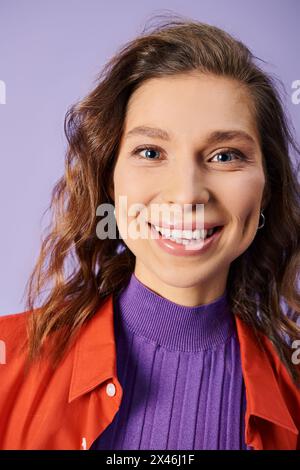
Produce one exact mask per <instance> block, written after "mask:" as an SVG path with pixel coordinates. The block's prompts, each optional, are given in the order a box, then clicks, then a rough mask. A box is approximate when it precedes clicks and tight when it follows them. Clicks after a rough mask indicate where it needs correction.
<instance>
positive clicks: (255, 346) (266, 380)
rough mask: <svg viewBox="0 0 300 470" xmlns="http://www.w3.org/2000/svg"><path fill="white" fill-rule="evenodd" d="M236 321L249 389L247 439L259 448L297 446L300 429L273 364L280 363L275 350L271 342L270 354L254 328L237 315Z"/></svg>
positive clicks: (247, 393)
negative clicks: (290, 410)
mask: <svg viewBox="0 0 300 470" xmlns="http://www.w3.org/2000/svg"><path fill="white" fill-rule="evenodd" d="M235 321H236V326H237V333H238V338H239V343H240V351H241V365H242V371H243V377H244V381H245V388H246V399H247V408H246V417H245V418H246V423H245V426H246V442H247V444H248V445H250V446H252V447H253V448H254V449H258V450H262V449H287V450H288V449H296V447H297V437H298V434H299V432H298V430H297V427H296V425H295V423H294V421H293V418H292V416H291V414H290V412H289V409H288V407H287V404H286V401H285V399H284V396H283V393H282V390H281V388H280V385H279V381H278V380H277V376H276V373H275V371H274V368H273V367H272V364H274V365H275V367H276V365H278V364H279V359H278V358H277V356H276V353H275V350H274V352H273V349H272V347H271V351H270V343H269V347H268V351H269V352H270V354H268V353H267V352H266V351H264V350H263V349H262V348H261V347H260V345H259V343H258V340H257V339H256V337H255V334H254V332H253V329H252V328H251V327H249V326H248V325H247V324H246V323H245V322H243V321H242V320H241V319H240V318H239V317H238V316H236V315H235ZM263 341H264V344H265V343H266V341H269V340H268V339H266V338H265V339H264V340H263ZM275 370H276V369H275Z"/></svg>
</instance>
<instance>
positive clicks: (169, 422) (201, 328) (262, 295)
mask: <svg viewBox="0 0 300 470" xmlns="http://www.w3.org/2000/svg"><path fill="white" fill-rule="evenodd" d="M65 131H66V136H67V138H68V143H69V148H68V152H67V155H66V171H65V175H64V176H63V177H62V178H61V179H60V180H59V182H58V183H57V184H56V186H55V188H54V191H53V196H52V203H51V207H52V208H53V210H54V217H53V222H52V225H51V227H50V230H49V233H48V235H47V237H46V238H45V240H44V241H43V244H42V247H41V253H40V257H39V259H38V262H37V264H36V267H35V269H34V271H33V273H32V276H31V278H30V282H29V286H28V301H27V310H26V311H25V312H23V313H21V314H15V315H7V316H4V317H1V318H0V322H1V337H2V338H1V339H2V341H3V344H5V348H6V350H5V351H6V361H5V363H3V364H2V365H1V369H0V374H1V384H2V385H1V393H0V398H1V410H4V411H2V412H1V418H0V429H1V436H0V444H1V448H2V449H245V450H246V449H249V450H250V449H254V450H260V449H300V437H299V429H300V391H299V360H298V352H299V351H298V349H297V346H298V347H299V343H298V342H297V340H298V339H299V336H300V335H299V326H298V325H297V318H299V312H300V298H299V292H298V291H297V285H296V280H297V274H298V272H297V268H299V259H300V254H299V247H300V208H299V201H300V199H299V196H300V191H299V183H298V181H297V178H296V172H295V171H294V169H293V167H292V162H291V157H290V155H291V154H290V149H289V144H290V145H291V146H292V148H293V149H294V150H295V151H296V153H297V155H299V154H300V151H299V149H298V147H297V145H296V143H295V140H294V138H293V136H292V133H291V131H290V129H289V127H288V124H287V118H286V116H285V113H284V110H283V106H282V103H281V101H280V96H279V93H278V92H277V90H276V87H275V84H274V83H273V81H272V79H271V77H269V76H268V75H267V74H266V73H265V72H263V71H262V70H261V69H260V68H259V66H258V65H257V64H256V63H255V58H254V56H253V55H252V54H251V52H250V51H249V49H248V48H247V47H246V46H245V45H243V44H242V43H241V42H239V41H238V40H236V39H235V38H233V37H232V36H230V35H229V34H227V33H226V32H224V31H222V30H220V29H218V28H217V27H214V26H211V25H207V24H203V23H200V22H196V21H189V20H185V19H180V18H179V19H178V18H177V19H173V20H171V21H170V22H168V21H166V22H165V23H162V24H160V25H158V26H157V27H156V28H153V30H152V31H149V32H146V31H145V32H144V33H143V34H141V35H140V36H139V37H137V38H136V39H134V40H133V41H131V42H130V43H128V44H127V45H126V46H125V47H124V48H122V49H121V50H120V51H118V53H117V54H116V55H115V57H113V58H112V59H111V60H110V62H109V63H108V64H107V65H106V67H105V68H104V70H103V72H102V74H100V76H99V83H98V84H97V86H96V87H95V89H94V90H93V91H91V93H90V94H89V95H88V96H87V97H86V98H84V99H83V100H82V101H81V102H80V103H78V104H77V105H75V106H73V107H72V108H71V109H70V110H69V111H68V113H67V116H66V121H65ZM124 199H125V204H124ZM111 208H113V209H114V214H115V217H116V220H115V219H112V217H113V214H112V211H111V210H110V209H111ZM161 209H162V211H161ZM173 209H174V211H173ZM182 209H184V216H183V213H182ZM105 210H106V211H108V226H109V231H108V236H107V237H105V231H104V230H103V220H102V221H101V222H99V220H98V219H97V217H96V215H101V216H103V215H104V211H105ZM172 211H173V212H172ZM187 219H188V223H187V224H186V220H187ZM114 220H115V221H116V235H117V236H114V235H115V234H114V230H113V226H114V224H113V221H114ZM105 221H106V220H105ZM182 222H184V225H182ZM98 224H99V225H98ZM128 226H129V228H130V230H129V235H128V230H127V229H128ZM181 227H183V228H184V231H181V230H180V228H181ZM173 229H175V230H174V231H173ZM137 233H138V235H139V236H135V235H136V234H137ZM106 235H107V232H106ZM141 235H143V236H141ZM192 238H193V239H192ZM49 255H50V257H49ZM72 257H73V258H72ZM48 258H49V259H48ZM71 259H73V261H74V260H75V267H74V269H73V271H71V272H69V273H68V274H67V272H66V263H67V262H70V260H71ZM47 261H48V263H47ZM49 281H54V283H53V285H51V288H50V291H49V294H48V296H47V297H46V299H43V300H42V301H41V302H40V306H39V307H38V308H37V307H35V305H36V304H37V299H38V298H39V296H40V295H41V293H42V289H43V288H44V287H45V286H46V285H47V283H48V282H49ZM283 302H284V304H283ZM3 362H4V361H3ZM4 384H5V385H4Z"/></svg>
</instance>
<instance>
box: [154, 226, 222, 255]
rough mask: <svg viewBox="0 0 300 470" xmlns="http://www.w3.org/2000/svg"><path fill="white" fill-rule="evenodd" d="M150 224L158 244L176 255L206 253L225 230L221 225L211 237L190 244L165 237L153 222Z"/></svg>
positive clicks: (167, 251)
mask: <svg viewBox="0 0 300 470" xmlns="http://www.w3.org/2000/svg"><path fill="white" fill-rule="evenodd" d="M149 225H150V227H151V232H152V233H153V237H154V239H155V241H156V243H157V244H158V246H159V247H160V248H162V250H164V251H165V252H166V253H170V254H171V255H176V256H197V255H200V254H202V253H206V252H207V251H208V249H209V248H210V247H211V246H212V245H213V244H214V243H216V241H217V240H218V239H219V237H220V235H221V233H222V231H223V227H220V228H219V229H218V230H217V231H216V232H215V233H214V234H213V235H212V236H211V237H208V238H206V239H205V240H204V241H203V240H201V241H199V242H198V243H197V244H196V243H195V245H190V246H189V245H181V244H179V243H176V242H173V241H172V240H170V239H169V238H164V237H163V236H162V235H161V233H159V232H157V231H156V230H155V228H154V227H153V226H152V225H151V224H149ZM157 237H159V238H157ZM187 247H188V248H187Z"/></svg>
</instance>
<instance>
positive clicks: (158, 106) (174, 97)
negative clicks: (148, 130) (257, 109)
mask: <svg viewBox="0 0 300 470" xmlns="http://www.w3.org/2000/svg"><path fill="white" fill-rule="evenodd" d="M124 124H125V133H126V132H127V131H128V130H130V129H132V128H133V127H135V126H139V125H149V126H150V125H156V126H157V127H162V128H165V129H168V130H169V131H170V133H171V135H174V137H175V136H176V135H177V136H178V135H188V136H189V137H192V136H193V135H194V134H195V136H197V137H199V135H200V134H201V133H202V132H203V134H206V132H207V131H208V130H212V129H219V128H224V127H226V128H230V129H231V128H233V129H235V128H238V129H243V130H244V131H246V132H248V133H251V134H252V135H253V137H254V138H255V137H257V130H256V123H255V119H254V107H253V102H252V99H251V97H250V94H249V92H248V90H247V89H246V88H245V86H244V85H242V84H240V83H239V82H237V81H236V80H233V79H230V78H226V77H218V76H213V75H204V74H200V73H190V74H184V75H176V76H171V77H162V78H153V79H149V80H147V81H146V82H144V83H143V84H142V85H140V87H139V88H138V89H137V90H135V92H134V93H133V94H132V95H131V97H130V99H129V101H128V104H127V112H126V117H125V123H124Z"/></svg>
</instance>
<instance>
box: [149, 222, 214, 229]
mask: <svg viewBox="0 0 300 470" xmlns="http://www.w3.org/2000/svg"><path fill="white" fill-rule="evenodd" d="M149 224H151V225H155V226H156V227H161V228H166V229H170V230H196V229H198V230H201V229H204V230H209V229H210V228H214V227H220V226H222V225H223V224H220V223H218V222H205V223H204V224H203V226H201V225H200V224H199V223H196V222H192V223H186V224H184V225H183V224H178V223H177V224H166V223H165V222H161V223H159V224H156V223H153V222H149Z"/></svg>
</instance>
